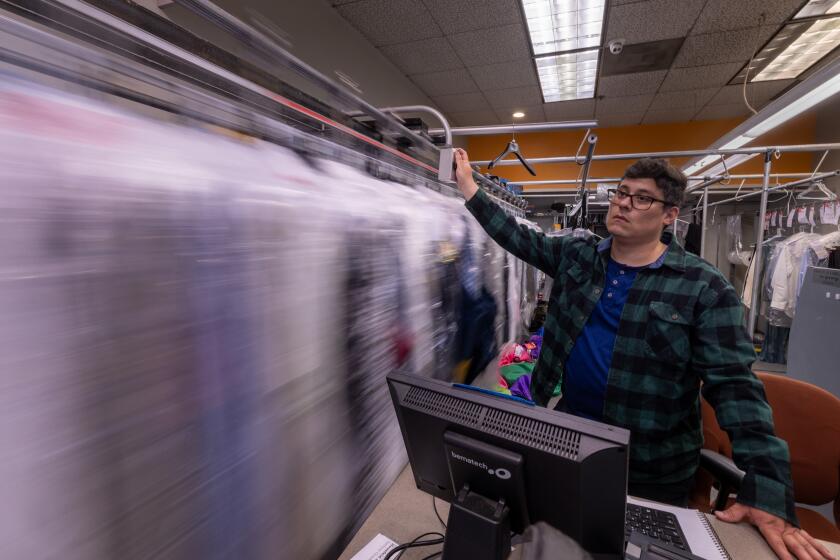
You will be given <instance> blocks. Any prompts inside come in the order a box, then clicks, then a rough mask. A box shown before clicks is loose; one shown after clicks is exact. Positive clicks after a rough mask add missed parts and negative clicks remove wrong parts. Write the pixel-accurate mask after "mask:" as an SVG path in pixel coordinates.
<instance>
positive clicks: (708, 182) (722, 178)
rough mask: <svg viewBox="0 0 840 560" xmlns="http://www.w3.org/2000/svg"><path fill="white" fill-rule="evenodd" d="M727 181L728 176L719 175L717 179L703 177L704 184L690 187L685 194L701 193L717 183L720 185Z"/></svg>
mask: <svg viewBox="0 0 840 560" xmlns="http://www.w3.org/2000/svg"><path fill="white" fill-rule="evenodd" d="M726 179H728V177H727V176H726V175H719V176H717V177H703V182H701V183H699V184H697V185H692V186H690V187H688V188H687V189H685V194H691V193H693V192H694V191H699V190H700V189H703V190H706V189H708V188H709V187H710V186H711V185H714V184H715V183H720V182H721V181H725V180H726Z"/></svg>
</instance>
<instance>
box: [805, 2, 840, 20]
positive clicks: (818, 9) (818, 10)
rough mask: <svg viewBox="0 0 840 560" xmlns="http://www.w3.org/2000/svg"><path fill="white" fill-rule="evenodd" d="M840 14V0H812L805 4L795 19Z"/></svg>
mask: <svg viewBox="0 0 840 560" xmlns="http://www.w3.org/2000/svg"><path fill="white" fill-rule="evenodd" d="M827 14H840V0H811V1H810V2H808V3H807V4H805V5H804V6H803V7H802V9H801V10H799V12H797V14H796V15H795V16H793V19H801V18H807V17H816V16H822V15H827Z"/></svg>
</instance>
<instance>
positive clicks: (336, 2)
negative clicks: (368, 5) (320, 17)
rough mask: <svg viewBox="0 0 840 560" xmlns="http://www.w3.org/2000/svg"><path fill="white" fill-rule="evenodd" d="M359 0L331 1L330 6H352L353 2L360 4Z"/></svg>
mask: <svg viewBox="0 0 840 560" xmlns="http://www.w3.org/2000/svg"><path fill="white" fill-rule="evenodd" d="M358 1H359V0H330V4H332V5H333V6H341V5H342V4H352V3H353V2H358Z"/></svg>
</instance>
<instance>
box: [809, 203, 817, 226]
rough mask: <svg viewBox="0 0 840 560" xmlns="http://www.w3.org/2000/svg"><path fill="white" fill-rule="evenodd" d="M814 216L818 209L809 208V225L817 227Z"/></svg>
mask: <svg viewBox="0 0 840 560" xmlns="http://www.w3.org/2000/svg"><path fill="white" fill-rule="evenodd" d="M814 214H816V209H815V208H814V207H813V206H811V207H809V208H808V223H809V224H811V225H812V226H815V225H817V221H816V220H815V219H814Z"/></svg>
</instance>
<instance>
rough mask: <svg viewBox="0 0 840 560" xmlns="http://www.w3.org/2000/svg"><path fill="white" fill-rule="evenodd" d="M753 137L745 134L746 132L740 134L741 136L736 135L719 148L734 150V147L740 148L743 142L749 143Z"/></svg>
mask: <svg viewBox="0 0 840 560" xmlns="http://www.w3.org/2000/svg"><path fill="white" fill-rule="evenodd" d="M753 140H754V138H751V137H749V136H747V135H746V134H742V135H741V136H737V137H735V138H733V139H732V140H730V141H729V142H727V143H726V144H724V145H723V146H721V147H720V149H721V150H734V149H735V148H740V147H741V146H743V145H744V144H749V143H750V142H752V141H753Z"/></svg>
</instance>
